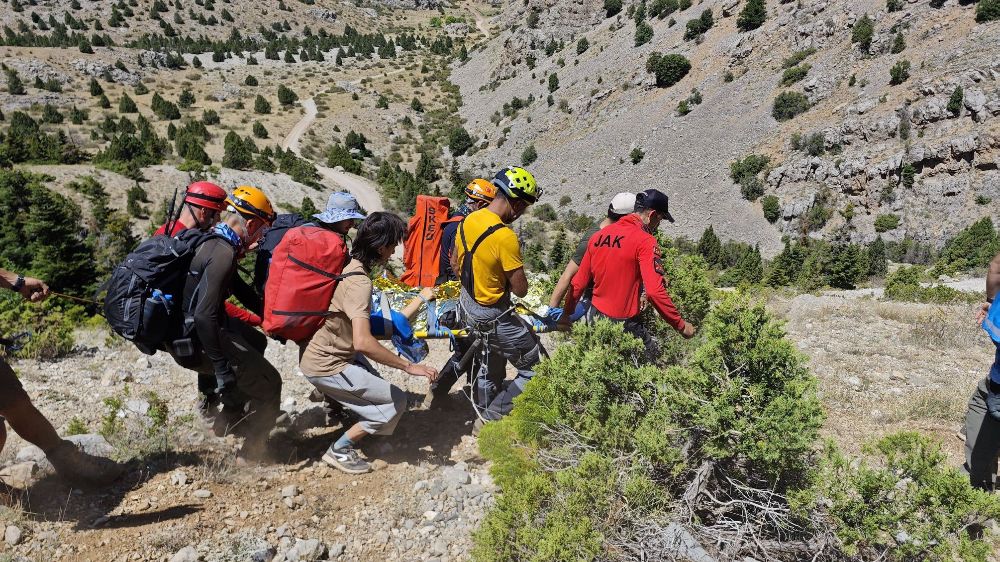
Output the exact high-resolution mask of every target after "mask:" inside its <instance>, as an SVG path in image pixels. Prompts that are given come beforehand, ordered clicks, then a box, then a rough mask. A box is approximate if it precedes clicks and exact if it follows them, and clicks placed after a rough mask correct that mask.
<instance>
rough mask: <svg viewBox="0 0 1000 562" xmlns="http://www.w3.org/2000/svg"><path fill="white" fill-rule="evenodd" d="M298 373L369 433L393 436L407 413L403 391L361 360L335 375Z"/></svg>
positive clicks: (356, 360)
mask: <svg viewBox="0 0 1000 562" xmlns="http://www.w3.org/2000/svg"><path fill="white" fill-rule="evenodd" d="M301 374H303V375H304V376H305V377H306V380H307V381H309V382H310V383H312V385H313V386H315V387H316V389H317V390H319V391H320V392H322V393H323V394H324V395H325V396H327V397H329V398H332V399H333V400H336V401H337V402H339V403H340V404H341V405H342V406H344V407H345V408H347V409H348V410H350V411H352V412H354V413H355V414H357V415H358V417H360V418H361V422H360V423H361V427H362V428H364V430H365V431H366V432H367V433H369V434H375V435H392V432H393V431H395V429H396V424H397V423H399V418H401V417H403V412H405V411H406V391H404V390H403V389H401V388H399V387H398V386H394V385H392V384H390V383H389V382H388V381H387V380H385V379H383V378H382V377H380V376H379V375H378V372H377V371H375V369H374V367H372V365H371V363H369V362H368V361H367V360H366V359H364V358H362V357H358V358H356V359H355V361H354V362H353V363H351V364H350V365H348V366H347V368H346V369H344V370H343V371H341V372H340V373H338V374H336V375H329V376H323V377H314V376H311V375H310V374H309V373H301Z"/></svg>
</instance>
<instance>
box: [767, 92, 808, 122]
mask: <svg viewBox="0 0 1000 562" xmlns="http://www.w3.org/2000/svg"><path fill="white" fill-rule="evenodd" d="M809 107H810V104H809V98H807V97H806V96H805V95H804V94H801V93H799V92H781V93H780V94H778V97H776V98H774V107H773V108H772V109H771V115H773V116H774V118H775V119H777V120H778V121H788V120H789V119H792V118H794V117H795V116H796V115H800V114H802V113H805V112H806V111H808V110H809Z"/></svg>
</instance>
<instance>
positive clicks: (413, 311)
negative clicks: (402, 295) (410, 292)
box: [400, 287, 434, 321]
mask: <svg viewBox="0 0 1000 562" xmlns="http://www.w3.org/2000/svg"><path fill="white" fill-rule="evenodd" d="M420 296H421V297H423V299H421V298H415V299H412V300H410V302H408V303H406V306H404V307H403V310H400V312H401V313H403V316H405V317H406V319H407V320H410V321H412V320H413V318H414V317H415V316H416V315H417V313H418V312H420V306H421V305H423V304H424V301H427V302H430V301H432V300H434V287H424V288H423V289H421V290H420Z"/></svg>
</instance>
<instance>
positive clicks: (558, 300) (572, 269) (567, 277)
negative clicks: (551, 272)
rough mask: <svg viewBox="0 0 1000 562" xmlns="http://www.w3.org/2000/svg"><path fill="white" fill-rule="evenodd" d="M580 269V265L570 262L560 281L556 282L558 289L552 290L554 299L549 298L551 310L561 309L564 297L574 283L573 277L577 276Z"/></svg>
mask: <svg viewBox="0 0 1000 562" xmlns="http://www.w3.org/2000/svg"><path fill="white" fill-rule="evenodd" d="M579 269H580V264H578V263H576V262H575V261H573V260H569V263H567V264H566V268H565V269H563V272H562V275H560V276H559V281H557V282H556V287H555V288H554V289H552V297H550V298H549V308H559V305H561V304H562V302H563V297H565V296H566V292H567V291H569V286H570V283H572V282H573V276H574V275H576V272H577V271H579Z"/></svg>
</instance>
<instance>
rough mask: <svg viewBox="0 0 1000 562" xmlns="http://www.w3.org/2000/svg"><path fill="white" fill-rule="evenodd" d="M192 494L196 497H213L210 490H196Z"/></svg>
mask: <svg viewBox="0 0 1000 562" xmlns="http://www.w3.org/2000/svg"><path fill="white" fill-rule="evenodd" d="M192 495H194V497H196V498H201V499H203V500H204V499H208V498H210V497H212V492H209V491H208V490H195V491H194V494H192Z"/></svg>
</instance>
